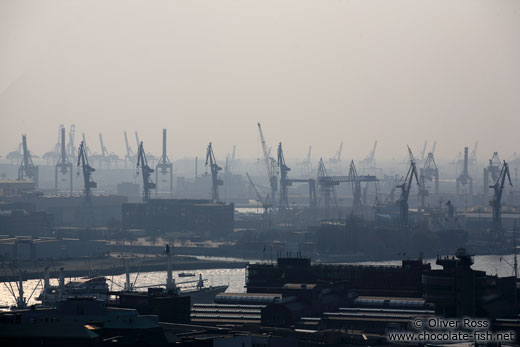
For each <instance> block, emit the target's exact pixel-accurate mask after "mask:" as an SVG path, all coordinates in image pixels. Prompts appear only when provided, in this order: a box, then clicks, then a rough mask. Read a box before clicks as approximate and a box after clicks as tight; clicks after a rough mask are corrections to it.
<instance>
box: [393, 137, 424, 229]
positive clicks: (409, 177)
mask: <svg viewBox="0 0 520 347" xmlns="http://www.w3.org/2000/svg"><path fill="white" fill-rule="evenodd" d="M408 154H409V156H410V167H409V168H408V173H407V174H406V177H405V179H404V181H403V183H402V184H400V185H398V186H397V187H396V188H401V196H400V197H399V211H400V214H399V215H400V222H401V226H406V225H408V196H409V195H410V189H411V188H412V183H413V179H414V178H415V182H416V183H417V186H419V187H421V184H420V183H419V177H418V176H417V168H416V166H415V160H414V158H413V154H412V151H411V150H410V147H408Z"/></svg>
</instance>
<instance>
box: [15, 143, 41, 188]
mask: <svg viewBox="0 0 520 347" xmlns="http://www.w3.org/2000/svg"><path fill="white" fill-rule="evenodd" d="M22 153H23V159H22V163H21V165H20V168H19V169H18V179H19V180H23V177H24V174H25V175H26V176H27V177H29V178H30V179H32V180H33V181H34V185H35V188H38V166H36V165H34V163H33V160H32V157H31V152H29V150H28V149H27V138H26V136H25V135H22Z"/></svg>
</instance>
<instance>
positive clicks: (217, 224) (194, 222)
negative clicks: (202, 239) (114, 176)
mask: <svg viewBox="0 0 520 347" xmlns="http://www.w3.org/2000/svg"><path fill="white" fill-rule="evenodd" d="M234 211H235V207H234V205H233V204H224V203H212V202H211V201H210V200H190V199H152V200H150V201H149V202H148V203H137V204H123V228H124V229H144V230H146V231H147V232H152V233H165V232H185V231H190V232H195V233H201V234H209V235H213V236H221V235H226V234H229V233H232V232H233V227H234Z"/></svg>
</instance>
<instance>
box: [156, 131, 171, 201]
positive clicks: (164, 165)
mask: <svg viewBox="0 0 520 347" xmlns="http://www.w3.org/2000/svg"><path fill="white" fill-rule="evenodd" d="M168 172H169V173H170V197H171V196H172V195H173V164H172V162H171V161H170V159H169V158H168V155H167V154H166V129H163V143H162V155H161V158H159V162H158V163H157V166H156V167H155V182H156V183H157V184H159V173H161V175H163V176H164V175H166V174H168ZM158 194H159V189H156V190H155V195H156V196H157V195H158Z"/></svg>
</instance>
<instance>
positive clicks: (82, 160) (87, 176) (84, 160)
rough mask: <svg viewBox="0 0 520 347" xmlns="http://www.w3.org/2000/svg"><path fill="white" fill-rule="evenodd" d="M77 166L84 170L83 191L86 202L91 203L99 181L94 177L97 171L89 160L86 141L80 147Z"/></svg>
mask: <svg viewBox="0 0 520 347" xmlns="http://www.w3.org/2000/svg"><path fill="white" fill-rule="evenodd" d="M76 166H77V167H80V166H81V168H82V170H83V191H84V193H85V202H86V203H87V204H89V205H90V203H91V202H92V201H91V197H92V192H91V189H92V188H97V183H96V182H94V180H93V179H92V173H93V172H94V171H96V169H94V168H93V167H92V166H90V164H89V162H88V156H87V150H86V147H85V143H84V142H83V141H82V142H81V144H80V145H79V149H78V163H77V164H76ZM78 174H79V173H78Z"/></svg>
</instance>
